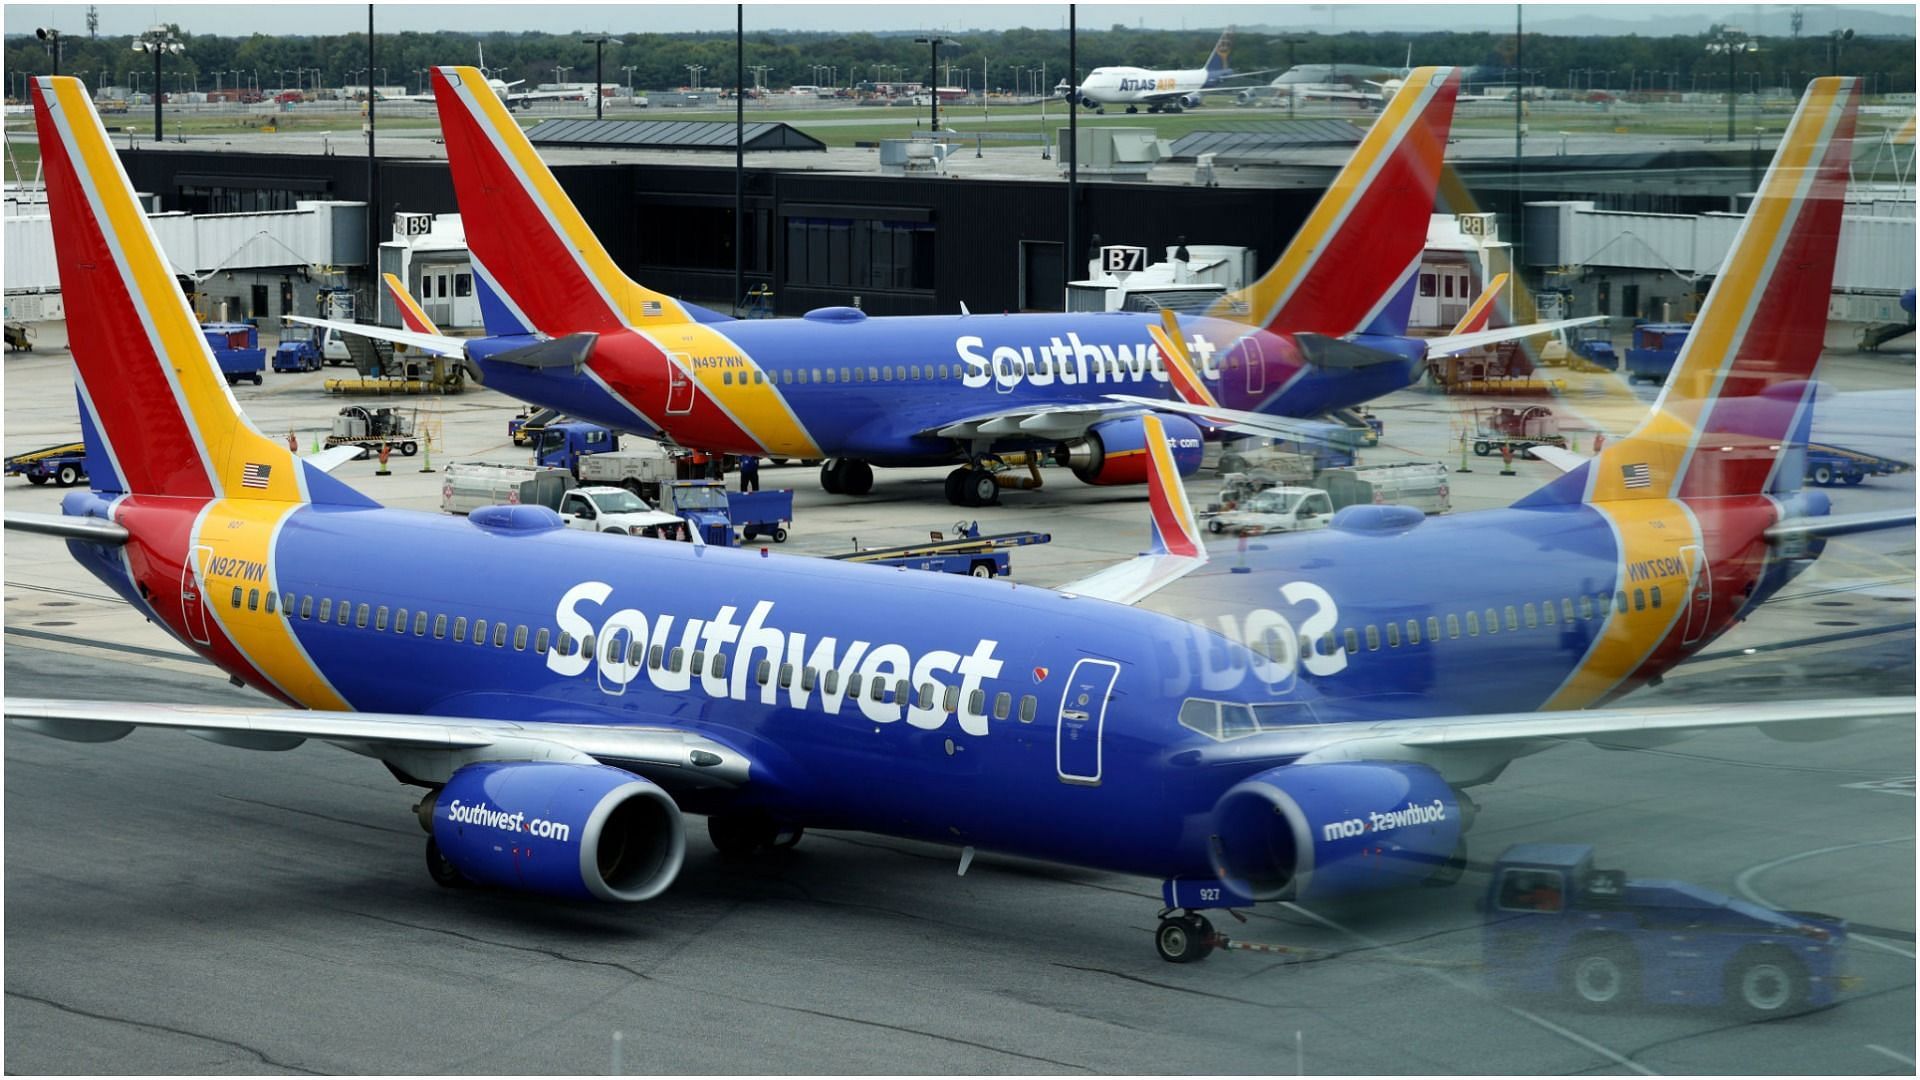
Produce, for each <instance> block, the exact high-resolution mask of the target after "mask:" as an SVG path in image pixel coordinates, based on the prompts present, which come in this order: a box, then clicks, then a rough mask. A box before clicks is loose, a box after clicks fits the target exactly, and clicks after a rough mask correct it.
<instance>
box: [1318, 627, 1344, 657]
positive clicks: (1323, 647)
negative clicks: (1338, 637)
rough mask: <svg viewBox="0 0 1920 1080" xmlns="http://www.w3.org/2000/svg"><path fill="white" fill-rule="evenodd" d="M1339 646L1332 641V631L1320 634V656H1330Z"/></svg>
mask: <svg viewBox="0 0 1920 1080" xmlns="http://www.w3.org/2000/svg"><path fill="white" fill-rule="evenodd" d="M1339 648H1340V646H1339V645H1336V644H1335V643H1334V639H1333V631H1331V630H1329V631H1327V632H1326V633H1324V634H1321V635H1320V655H1321V656H1332V655H1334V653H1335V652H1336V651H1337V650H1338V649H1339Z"/></svg>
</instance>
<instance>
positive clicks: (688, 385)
mask: <svg viewBox="0 0 1920 1080" xmlns="http://www.w3.org/2000/svg"><path fill="white" fill-rule="evenodd" d="M692 364H693V361H692V360H691V359H690V358H689V357H687V356H685V355H683V354H681V353H674V354H673V355H672V356H671V357H669V358H668V359H667V415H668V416H685V415H687V414H688V413H690V412H692V411H693V379H692V378H691V377H690V376H689V375H688V374H687V368H689V367H691V366H692Z"/></svg>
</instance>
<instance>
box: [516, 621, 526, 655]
mask: <svg viewBox="0 0 1920 1080" xmlns="http://www.w3.org/2000/svg"><path fill="white" fill-rule="evenodd" d="M513 651H514V652H525V651H527V628H526V627H525V626H516V627H514V628H513Z"/></svg>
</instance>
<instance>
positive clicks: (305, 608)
mask: <svg viewBox="0 0 1920 1080" xmlns="http://www.w3.org/2000/svg"><path fill="white" fill-rule="evenodd" d="M300 617H301V618H303V619H311V618H312V617H313V597H311V596H303V597H301V598H300Z"/></svg>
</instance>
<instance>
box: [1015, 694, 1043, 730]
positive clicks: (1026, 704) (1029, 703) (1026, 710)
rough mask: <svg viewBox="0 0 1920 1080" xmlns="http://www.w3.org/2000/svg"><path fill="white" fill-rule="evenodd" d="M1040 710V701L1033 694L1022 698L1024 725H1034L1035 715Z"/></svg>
mask: <svg viewBox="0 0 1920 1080" xmlns="http://www.w3.org/2000/svg"><path fill="white" fill-rule="evenodd" d="M1039 708H1040V699H1039V698H1037V697H1034V696H1033V695H1032V694H1028V695H1027V696H1026V697H1023V698H1021V699H1020V722H1021V723H1023V724H1031V723H1033V714H1034V713H1035V712H1037V711H1038V710H1039Z"/></svg>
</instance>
